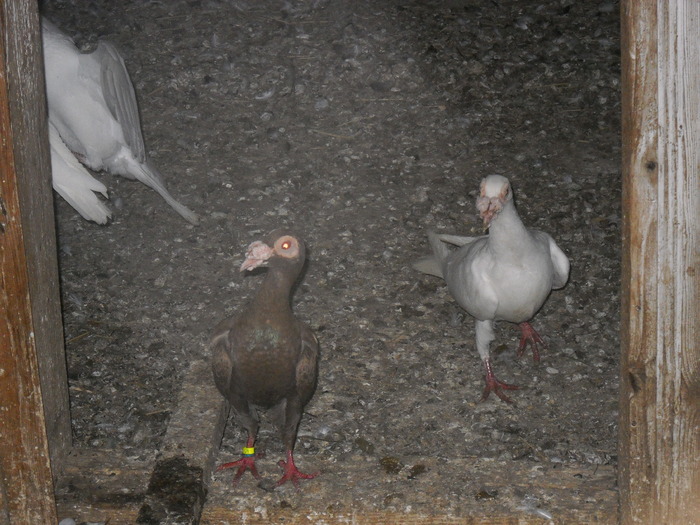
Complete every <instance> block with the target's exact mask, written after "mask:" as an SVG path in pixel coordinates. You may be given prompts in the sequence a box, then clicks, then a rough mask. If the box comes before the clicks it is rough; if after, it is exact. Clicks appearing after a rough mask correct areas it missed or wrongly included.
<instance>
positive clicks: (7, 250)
mask: <svg viewBox="0 0 700 525" xmlns="http://www.w3.org/2000/svg"><path fill="white" fill-rule="evenodd" d="M36 9H37V6H36V3H32V2H23V1H21V0H17V1H9V0H8V1H4V2H2V3H0V35H1V36H0V281H2V287H1V288H0V311H1V312H2V318H1V319H2V320H1V321H0V408H1V410H0V442H1V443H2V447H0V491H1V492H2V497H0V502H2V505H3V508H2V509H0V512H1V513H2V514H1V515H0V519H2V520H4V521H5V523H56V510H55V505H54V496H53V483H52V475H51V464H50V461H49V450H48V443H47V436H46V428H45V423H44V410H43V408H44V407H43V404H42V399H41V388H40V380H39V368H38V358H37V346H38V344H39V343H40V341H42V337H43V336H44V335H45V334H44V332H43V329H44V328H45V327H46V324H45V322H44V320H42V319H37V318H36V317H35V315H36V314H37V311H35V310H34V309H33V308H32V292H37V287H39V286H40V285H42V284H43V283H40V282H36V283H34V284H35V286H34V287H33V288H32V286H31V279H32V278H33V277H35V276H36V275H33V273H34V272H35V271H36V268H34V269H32V266H33V265H34V261H32V256H33V252H32V249H31V247H30V246H29V244H28V243H30V242H31V241H32V238H31V235H30V237H28V232H27V230H26V226H27V224H26V222H24V221H25V220H26V215H24V213H23V210H22V205H23V202H22V196H21V192H22V190H21V188H20V182H19V181H20V179H22V178H24V180H25V185H28V184H29V182H26V181H28V180H31V179H30V177H32V175H34V174H35V170H37V169H39V170H41V169H43V172H40V174H42V175H43V176H44V178H46V176H47V174H48V171H47V166H48V150H47V149H46V144H45V140H46V139H45V138H44V142H43V143H42V141H41V139H40V138H37V137H42V136H44V137H45V136H46V131H45V128H42V127H40V126H38V125H36V119H35V117H36V115H37V113H40V112H41V111H40V110H39V108H43V106H38V105H37V102H36V100H37V97H36V96H35V93H33V91H36V90H37V89H38V90H39V91H41V90H43V82H39V80H40V77H39V76H38V71H39V69H40V66H39V63H40V62H39V61H38V56H39V55H38V49H37V41H38V27H39V26H38V16H37V12H36ZM15 28H21V29H20V31H19V32H20V33H21V36H22V37H23V38H26V39H27V40H25V41H23V42H20V41H19V37H18V34H17V33H15V32H14V29H15ZM39 99H40V100H43V97H39ZM17 119H19V120H17ZM31 123H33V124H35V125H34V126H29V127H27V124H31ZM30 133H34V137H32V136H31V135H30ZM42 134H43V135H42ZM37 158H43V163H41V162H39V164H38V165H37V162H38V161H37V160H36V159H37ZM39 179H40V180H39V182H38V186H39V189H38V190H37V191H39V192H40V191H41V186H42V184H41V178H39ZM40 217H41V215H40V216H39V217H38V218H40ZM37 228H40V225H36V226H35V229H37ZM35 240H36V239H35ZM50 248H51V245H50V246H49V249H50ZM54 272H55V268H54ZM46 285H47V286H50V285H51V283H50V282H49V283H46ZM40 296H41V294H40ZM43 341H45V340H43Z"/></svg>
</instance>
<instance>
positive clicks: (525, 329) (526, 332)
mask: <svg viewBox="0 0 700 525" xmlns="http://www.w3.org/2000/svg"><path fill="white" fill-rule="evenodd" d="M518 326H519V327H520V344H519V345H518V357H522V356H523V354H524V353H525V349H526V348H527V345H528V343H529V344H530V347H532V360H533V361H534V362H535V363H539V362H540V349H539V347H538V346H537V345H538V344H540V345H542V348H547V343H545V342H544V340H543V339H542V338H541V337H540V334H538V333H537V332H536V331H535V329H534V328H533V327H532V325H531V324H530V323H520V324H519V325H518Z"/></svg>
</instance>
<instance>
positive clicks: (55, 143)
mask: <svg viewBox="0 0 700 525" xmlns="http://www.w3.org/2000/svg"><path fill="white" fill-rule="evenodd" d="M49 144H50V146H51V168H52V169H51V171H52V173H53V176H52V180H51V182H52V184H53V189H54V190H56V192H57V193H58V194H59V195H60V196H61V197H63V198H64V199H65V201H66V202H68V204H70V205H71V206H72V207H73V208H74V209H75V210H76V211H77V212H78V213H79V214H80V215H82V217H83V218H85V219H87V220H89V221H93V222H96V223H97V224H106V223H107V221H108V220H109V218H110V217H111V216H112V212H111V210H110V209H109V208H108V207H107V205H106V204H105V203H104V202H102V201H101V200H100V198H99V197H98V196H97V195H96V194H95V192H99V193H101V194H102V195H104V196H105V197H107V188H106V187H105V185H104V184H102V183H101V182H100V181H99V180H97V179H96V178H94V177H93V176H92V175H91V174H90V173H89V172H88V171H87V170H86V169H85V168H84V167H83V166H82V165H81V164H80V163H79V162H78V159H76V158H75V155H73V153H71V151H70V150H69V149H68V147H67V146H66V145H65V144H64V142H63V140H61V137H60V136H59V134H58V131H56V128H55V127H54V126H53V125H52V124H49Z"/></svg>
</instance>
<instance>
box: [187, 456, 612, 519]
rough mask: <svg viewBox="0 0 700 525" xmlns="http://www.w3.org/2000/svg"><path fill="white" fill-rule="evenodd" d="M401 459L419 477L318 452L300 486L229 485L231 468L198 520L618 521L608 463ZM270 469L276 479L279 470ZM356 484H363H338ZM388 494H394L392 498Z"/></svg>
mask: <svg viewBox="0 0 700 525" xmlns="http://www.w3.org/2000/svg"><path fill="white" fill-rule="evenodd" d="M377 459H378V458H377ZM401 459H402V462H404V463H405V464H406V465H418V464H420V465H422V466H423V467H425V469H426V470H425V472H423V473H422V474H420V477H421V478H420V480H409V479H407V478H406V477H405V475H402V476H401V477H403V479H400V478H399V475H397V474H391V475H389V474H384V473H382V472H381V468H379V465H378V464H376V465H375V466H370V465H371V463H367V462H365V461H347V462H340V463H339V462H336V461H328V462H327V463H324V462H322V461H319V458H318V457H316V458H313V460H312V461H313V464H314V466H315V467H317V468H319V469H320V470H321V476H320V477H319V478H317V479H315V480H313V481H312V482H308V483H305V484H303V485H301V489H300V490H299V491H297V490H296V489H294V488H293V487H287V488H283V489H281V490H280V491H279V492H278V491H273V492H267V491H263V490H261V489H260V488H259V486H258V482H257V481H255V480H253V479H252V476H250V477H247V478H246V477H244V478H243V479H242V480H241V481H240V483H239V484H238V485H236V486H232V485H231V477H232V474H229V475H221V476H217V477H216V479H215V480H214V483H213V484H212V488H211V491H210V497H209V499H208V500H207V504H206V506H205V508H204V512H203V513H202V517H201V522H200V523H202V524H215V523H248V524H251V525H252V524H263V523H285V524H288V525H300V524H309V525H311V524H315V523H326V524H329V525H330V524H340V523H353V524H358V525H362V524H367V525H370V524H387V523H405V524H407V525H409V524H418V523H433V524H440V525H447V524H458V523H459V524H462V525H482V524H492V525H505V524H518V525H525V524H544V523H586V524H589V523H617V517H618V512H617V510H618V498H617V487H616V483H615V479H616V474H617V472H616V469H615V467H612V466H609V465H567V464H551V463H550V464H546V463H533V462H528V461H512V460H492V459H484V458H477V457H474V458H451V459H449V460H446V459H445V458H435V457H426V456H412V457H411V456H408V457H406V456H404V457H402V458H401ZM268 464H269V463H268ZM261 466H262V467H263V468H264V465H261ZM270 474H272V475H273V477H272V479H274V478H275V477H276V476H277V474H278V472H276V471H274V472H272V473H270ZM263 475H265V473H264V472H263ZM247 476H249V475H247ZM465 478H466V479H465ZM444 479H453V480H462V481H461V482H460V484H461V487H462V494H461V497H458V498H454V496H453V495H452V494H451V490H453V489H454V488H453V489H450V490H447V491H446V490H445V484H444V481H441V480H444ZM356 484H357V485H360V486H359V487H354V488H353V489H352V490H347V491H345V490H338V487H343V486H347V487H349V486H350V485H356ZM409 491H411V492H414V493H415V495H414V497H408V496H407V498H406V500H407V501H405V502H404V501H403V496H401V494H402V493H404V492H409ZM417 495H420V496H419V497H416V496H417ZM377 496H379V497H377ZM393 497H398V498H397V499H395V500H393V501H391V500H392V498H393ZM455 499H456V500H457V501H455ZM383 500H384V501H385V502H386V501H387V500H390V501H389V503H386V504H387V505H388V507H387V508H382V506H383V503H382V501H383ZM408 501H411V503H410V504H409V503H408ZM528 501H529V502H530V503H528ZM392 507H393V508H392Z"/></svg>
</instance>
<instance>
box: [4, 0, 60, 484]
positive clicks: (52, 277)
mask: <svg viewBox="0 0 700 525" xmlns="http://www.w3.org/2000/svg"><path fill="white" fill-rule="evenodd" d="M0 5H1V6H2V7H1V8H0V9H2V13H1V15H0V20H1V23H2V32H0V34H2V38H3V39H4V49H5V51H4V57H5V64H4V71H5V79H6V82H7V94H8V103H7V107H6V108H5V110H4V111H8V112H9V113H8V115H9V124H10V126H11V128H12V133H11V136H12V147H13V148H14V149H13V156H14V166H15V173H16V177H15V178H14V184H16V186H17V192H18V199H19V200H18V204H19V213H20V215H19V217H18V219H21V235H22V237H23V247H22V249H23V250H25V258H26V260H25V264H26V269H25V271H26V272H27V277H28V286H29V293H30V294H31V295H30V297H31V302H30V308H31V318H32V321H31V324H32V326H31V330H32V334H33V337H34V344H35V346H36V351H37V356H38V362H39V374H40V382H41V390H42V392H43V394H44V396H43V397H44V399H43V403H44V412H45V414H44V415H45V424H46V428H47V434H48V438H49V450H50V453H51V460H52V467H53V470H54V478H55V477H56V475H57V474H58V473H59V472H60V468H61V465H62V463H63V458H64V457H65V455H66V453H67V452H68V450H69V449H70V446H71V424H70V412H69V396H68V378H67V374H66V359H65V351H64V345H63V325H62V319H61V299H60V294H59V288H58V259H57V251H56V231H55V221H54V208H53V189H52V187H51V164H50V156H49V150H48V141H47V131H46V130H47V128H46V109H45V108H46V97H45V88H44V68H43V65H42V64H43V61H42V51H41V35H40V28H39V16H38V12H37V4H36V2H25V1H22V0H11V1H10V0H8V1H4V2H2V4H0ZM3 136H4V137H5V136H9V135H3ZM8 167H9V166H8ZM8 180H9V179H8ZM18 248H19V247H18Z"/></svg>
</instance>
